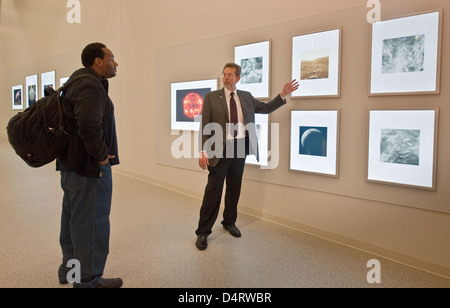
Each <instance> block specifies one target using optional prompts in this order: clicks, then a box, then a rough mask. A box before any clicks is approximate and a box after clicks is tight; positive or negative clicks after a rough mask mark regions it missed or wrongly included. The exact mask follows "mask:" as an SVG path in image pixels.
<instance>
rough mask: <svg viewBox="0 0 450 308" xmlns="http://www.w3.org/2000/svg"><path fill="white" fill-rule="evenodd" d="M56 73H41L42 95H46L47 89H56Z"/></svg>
mask: <svg viewBox="0 0 450 308" xmlns="http://www.w3.org/2000/svg"><path fill="white" fill-rule="evenodd" d="M55 79H56V73H55V71H51V72H46V73H42V74H41V97H44V96H45V89H47V88H52V89H53V90H56V81H55Z"/></svg>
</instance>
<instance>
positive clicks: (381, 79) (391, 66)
mask: <svg viewBox="0 0 450 308" xmlns="http://www.w3.org/2000/svg"><path fill="white" fill-rule="evenodd" d="M441 36H442V10H438V11H433V12H428V13H424V14H419V15H413V16H407V17H402V18H397V19H391V20H385V21H381V22H376V23H373V24H372V31H371V62H370V84H369V96H376V95H406V94H409V95H411V94H439V92H440V66H441V65H440V62H441Z"/></svg>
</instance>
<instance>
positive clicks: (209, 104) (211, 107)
mask: <svg viewBox="0 0 450 308" xmlns="http://www.w3.org/2000/svg"><path fill="white" fill-rule="evenodd" d="M237 93H238V95H239V99H240V101H241V107H242V113H243V115H244V122H245V123H244V124H245V125H246V129H247V133H248V137H249V138H248V142H249V145H248V148H249V149H248V153H246V154H250V155H256V157H257V159H259V158H258V144H257V143H258V138H257V135H256V127H255V114H256V113H262V114H269V113H272V112H274V111H275V110H277V109H278V108H280V107H281V106H283V105H284V104H286V100H284V99H282V98H281V96H280V95H278V96H277V97H275V98H274V99H273V100H271V101H270V102H268V103H264V102H261V101H259V100H257V99H255V98H254V97H253V95H252V94H251V93H250V92H246V91H241V90H237ZM229 118H230V116H229V114H228V106H227V100H226V97H225V89H221V90H218V91H213V92H210V93H208V94H206V96H205V99H204V102H203V111H202V124H201V129H202V130H201V134H199V136H200V138H201V149H202V150H206V151H207V152H208V157H209V164H210V166H212V167H215V166H216V165H217V164H218V162H219V160H220V157H217V156H215V155H214V153H210V152H209V150H213V151H215V145H216V143H217V142H219V141H222V143H223V146H224V145H225V142H226V132H227V130H226V125H227V123H228V122H229ZM211 123H214V124H218V125H220V127H221V131H222V136H217V137H215V133H216V132H213V133H214V134H213V136H211V135H210V134H208V133H206V131H208V130H205V126H207V125H209V124H211ZM216 138H217V139H216ZM208 142H213V143H214V144H213V146H212V147H211V149H209V148H208V147H206V148H205V145H206V144H208ZM221 154H222V152H219V155H221Z"/></svg>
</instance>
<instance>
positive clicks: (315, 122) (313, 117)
mask: <svg viewBox="0 0 450 308" xmlns="http://www.w3.org/2000/svg"><path fill="white" fill-rule="evenodd" d="M371 27H372V28H371V35H370V46H371V49H370V50H371V54H370V64H369V66H370V70H369V72H370V73H369V75H370V76H369V87H368V94H369V96H381V95H414V94H439V87H440V65H441V49H442V9H439V10H435V11H431V12H425V13H421V14H416V15H411V16H406V17H401V18H396V19H391V20H385V21H381V22H376V23H373V24H372V26H371ZM342 37H343V28H342V27H339V28H335V29H329V30H325V31H320V32H314V33H306V34H302V35H298V36H294V37H293V38H292V79H296V80H297V81H299V83H300V90H298V91H296V92H293V93H292V98H294V99H295V98H327V97H330V98H332V97H340V96H341V80H340V79H341V70H342V69H341V62H342V61H341V59H342ZM271 44H272V41H271V40H267V41H263V42H258V43H252V44H246V45H239V46H235V47H234V61H235V63H237V64H239V65H240V66H241V67H242V75H241V80H240V82H239V83H238V85H237V88H238V89H240V90H245V91H248V92H250V93H252V94H253V96H254V97H255V98H257V99H269V98H270V97H271V96H270V89H271V77H270V75H271ZM219 82H220V80H217V79H209V80H203V81H191V82H181V83H172V84H171V123H172V124H171V128H172V129H173V130H175V129H178V130H194V131H198V130H199V126H200V122H201V111H202V108H201V107H202V105H203V99H204V96H205V95H206V94H207V93H208V92H211V91H215V90H217V88H218V86H219ZM438 112H439V110H438V109H432V110H402V109H399V110H395V109H393V110H370V111H369V116H368V125H369V128H368V134H369V135H368V138H367V140H368V144H367V150H368V152H367V178H366V180H367V181H368V182H374V183H382V184H391V185H399V186H406V187H412V188H419V189H426V190H435V189H436V164H437V127H438V125H437V122H438ZM340 113H341V111H340V110H339V109H338V110H291V129H290V167H289V168H290V171H294V172H303V173H309V174H317V175H324V176H330V177H335V178H338V177H339V135H340ZM255 124H256V125H257V133H258V140H259V154H260V160H259V161H258V160H256V157H252V156H249V157H248V158H247V163H248V164H252V165H260V166H267V165H268V159H269V157H268V156H269V151H268V145H269V139H270V137H269V136H270V130H269V127H270V121H269V116H267V115H265V116H263V115H257V118H256V123H255Z"/></svg>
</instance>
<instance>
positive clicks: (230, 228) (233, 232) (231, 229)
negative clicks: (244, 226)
mask: <svg viewBox="0 0 450 308" xmlns="http://www.w3.org/2000/svg"><path fill="white" fill-rule="evenodd" d="M223 227H224V228H225V230H228V232H230V234H231V235H232V236H234V237H241V236H242V234H241V231H239V229H238V228H237V227H236V225H235V224H231V225H228V226H223Z"/></svg>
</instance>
